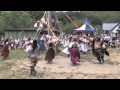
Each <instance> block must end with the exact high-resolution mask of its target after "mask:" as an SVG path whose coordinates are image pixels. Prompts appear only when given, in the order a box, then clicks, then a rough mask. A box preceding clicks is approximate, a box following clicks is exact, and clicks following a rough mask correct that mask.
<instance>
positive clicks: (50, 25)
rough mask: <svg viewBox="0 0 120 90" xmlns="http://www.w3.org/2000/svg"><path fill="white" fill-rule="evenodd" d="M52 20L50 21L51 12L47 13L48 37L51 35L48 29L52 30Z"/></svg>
mask: <svg viewBox="0 0 120 90" xmlns="http://www.w3.org/2000/svg"><path fill="white" fill-rule="evenodd" d="M51 21H52V19H51V11H48V23H49V27H48V35H51V32H50V28H51V29H52V22H51Z"/></svg>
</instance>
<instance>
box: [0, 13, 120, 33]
mask: <svg viewBox="0 0 120 90" xmlns="http://www.w3.org/2000/svg"><path fill="white" fill-rule="evenodd" d="M44 12H45V11H0V32H2V31H3V30H5V29H11V28H27V27H32V26H33V25H34V23H35V22H36V21H37V20H39V19H41V18H42V16H43V14H44ZM66 14H67V15H69V17H70V18H71V19H72V20H73V21H74V22H75V23H76V24H77V25H78V26H79V27H81V26H82V25H83V24H84V21H85V19H86V18H88V20H89V23H90V24H91V25H92V26H93V27H94V28H98V29H99V30H101V29H102V24H103V22H106V23H119V22H120V19H119V17H120V11H80V12H73V11H68V12H66ZM57 17H58V20H59V22H60V26H61V28H62V29H63V30H64V31H65V32H66V33H68V32H69V31H70V30H73V29H75V28H76V27H75V26H74V25H73V24H72V22H71V21H70V20H69V19H68V18H67V17H66V16H65V14H64V13H63V12H57Z"/></svg>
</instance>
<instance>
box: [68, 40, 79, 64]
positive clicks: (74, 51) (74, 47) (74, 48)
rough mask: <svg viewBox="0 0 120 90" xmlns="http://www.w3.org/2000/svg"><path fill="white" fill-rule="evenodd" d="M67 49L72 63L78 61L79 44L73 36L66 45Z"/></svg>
mask: <svg viewBox="0 0 120 90" xmlns="http://www.w3.org/2000/svg"><path fill="white" fill-rule="evenodd" d="M68 50H69V52H70V60H71V62H72V63H73V64H76V63H77V62H80V51H79V44H78V42H77V39H76V38H74V39H73V42H71V43H70V44H69V46H68Z"/></svg>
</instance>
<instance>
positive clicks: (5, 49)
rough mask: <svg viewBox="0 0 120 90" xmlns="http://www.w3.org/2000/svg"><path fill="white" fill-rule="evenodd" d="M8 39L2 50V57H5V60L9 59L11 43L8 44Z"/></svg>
mask: <svg viewBox="0 0 120 90" xmlns="http://www.w3.org/2000/svg"><path fill="white" fill-rule="evenodd" d="M8 41H9V40H8V39H6V40H5V42H4V45H3V48H2V52H1V56H3V60H4V59H6V58H7V57H9V43H8Z"/></svg>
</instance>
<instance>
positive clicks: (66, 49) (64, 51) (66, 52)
mask: <svg viewBox="0 0 120 90" xmlns="http://www.w3.org/2000/svg"><path fill="white" fill-rule="evenodd" d="M62 52H63V53H65V54H70V52H69V51H68V47H66V48H65V49H63V51H62Z"/></svg>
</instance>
